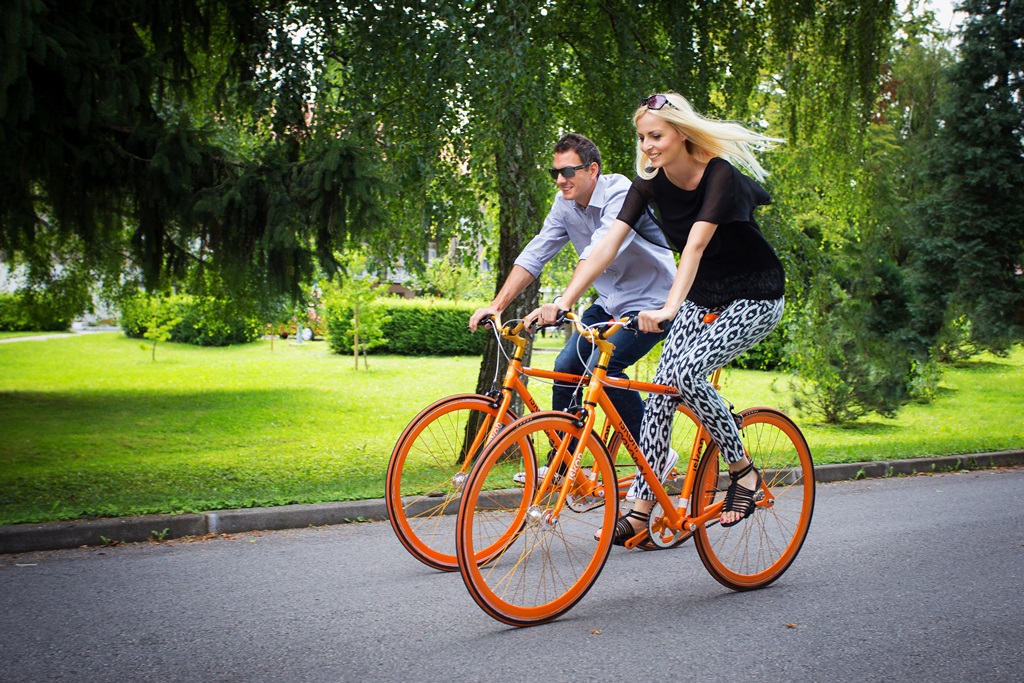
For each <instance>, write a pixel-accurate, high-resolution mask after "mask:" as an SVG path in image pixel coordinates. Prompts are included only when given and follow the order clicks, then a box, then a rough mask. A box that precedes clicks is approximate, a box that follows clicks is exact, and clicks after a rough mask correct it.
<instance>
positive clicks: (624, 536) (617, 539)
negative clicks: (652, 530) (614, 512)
mask: <svg viewBox="0 0 1024 683" xmlns="http://www.w3.org/2000/svg"><path fill="white" fill-rule="evenodd" d="M650 518H651V511H650V510H646V511H645V510H642V509H638V507H634V508H633V509H632V510H630V511H629V512H627V513H626V514H624V515H623V516H622V517H619V518H618V519H617V520H615V527H614V530H613V531H612V545H625V544H626V541H628V540H629V539H631V538H633V537H634V536H636V535H637V534H638V533H640V532H641V531H643V530H644V529H646V528H647V520H649V519H650ZM594 540H595V541H599V540H601V533H600V532H598V533H596V534H594Z"/></svg>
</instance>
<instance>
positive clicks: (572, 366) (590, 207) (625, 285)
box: [469, 133, 676, 439]
mask: <svg viewBox="0 0 1024 683" xmlns="http://www.w3.org/2000/svg"><path fill="white" fill-rule="evenodd" d="M554 152H555V156H554V165H553V167H552V168H550V169H548V172H549V173H550V174H551V177H552V178H553V179H554V181H555V184H556V185H557V186H558V190H559V195H558V196H557V197H555V201H554V204H553V205H552V206H551V210H550V211H549V212H548V215H547V218H546V219H545V220H544V226H543V227H542V228H541V230H540V232H539V233H538V234H537V236H536V237H534V238H533V239H532V240H531V241H530V243H529V244H528V245H526V248H525V249H523V252H522V253H521V254H520V255H519V257H518V258H517V259H516V262H515V265H514V266H513V267H512V272H511V273H509V276H508V278H507V279H506V280H505V283H504V284H503V285H502V287H501V289H500V290H499V292H498V294H497V295H496V296H495V297H494V300H493V301H492V302H491V304H490V305H489V306H486V307H484V308H478V309H477V310H476V311H475V312H474V313H473V315H472V316H471V317H470V319H469V328H470V329H471V330H476V328H477V326H478V325H479V324H480V322H481V321H482V320H483V319H484V318H485V317H487V316H491V315H493V316H494V317H495V318H496V319H498V320H500V319H501V313H502V311H504V310H505V308H506V307H508V305H509V304H510V303H511V302H512V300H513V299H515V298H516V297H517V296H519V294H520V293H522V291H523V290H524V289H526V287H527V286H529V284H530V283H531V282H533V280H534V279H535V278H537V277H538V276H539V275H540V272H541V270H543V268H544V266H545V264H547V262H548V261H550V260H551V259H552V258H554V256H555V254H557V253H558V252H559V250H561V248H562V247H563V246H565V245H566V243H568V242H572V244H573V246H574V247H575V248H576V251H577V253H578V254H579V256H580V260H581V261H583V260H585V259H586V258H587V255H588V254H589V253H590V250H591V248H592V246H593V245H594V244H596V243H597V242H598V241H599V240H600V238H601V236H602V235H603V234H604V233H606V232H607V231H608V228H609V227H610V226H611V223H612V221H613V220H615V218H616V216H618V214H619V209H621V208H622V201H623V200H624V199H625V198H626V192H627V191H628V190H629V186H630V182H629V180H627V179H626V178H625V177H624V176H621V175H619V174H610V175H601V152H600V151H599V150H598V148H597V145H595V144H594V143H593V142H591V141H590V140H589V139H587V138H585V137H583V136H582V135H578V134H575V133H570V134H568V135H566V136H564V137H563V138H562V139H561V140H559V141H558V142H557V143H556V144H555V148H554ZM645 220H649V219H645ZM577 267H578V266H577ZM675 272H676V264H675V260H674V258H673V256H672V253H671V252H669V251H668V250H667V249H662V248H661V247H657V246H655V245H653V244H651V243H649V242H647V241H645V240H644V239H643V238H641V237H639V236H637V235H636V233H634V234H633V235H631V236H630V237H629V238H628V239H627V240H626V241H625V242H624V243H623V246H622V248H621V249H619V252H618V255H617V256H616V257H615V260H614V261H613V262H612V265H611V266H610V267H609V268H608V269H607V270H606V271H605V272H604V273H603V274H602V275H601V276H600V277H598V279H597V280H596V281H595V282H594V288H595V289H596V290H597V293H598V297H597V300H596V301H595V302H594V303H593V305H591V306H590V308H588V309H587V310H586V311H585V312H584V313H583V316H582V321H583V322H584V323H585V324H587V325H593V324H595V323H603V322H607V321H608V320H610V319H613V318H620V317H622V316H625V315H628V316H634V315H636V313H637V312H639V311H641V310H651V309H655V308H659V307H661V305H662V304H663V303H664V302H665V298H666V296H667V295H668V290H669V288H670V287H671V286H672V279H673V277H674V276H675ZM555 303H557V300H556V301H555ZM664 336H665V333H664V332H663V333H660V334H658V333H642V332H636V333H634V332H631V331H627V330H622V331H620V332H618V333H616V334H615V335H613V336H612V337H611V342H612V343H613V344H614V345H615V354H614V355H613V356H612V360H611V363H610V364H609V367H608V375H609V376H610V377H626V374H625V372H624V370H625V369H626V368H628V367H629V366H631V365H633V363H635V362H636V361H638V360H640V359H641V358H643V357H644V355H646V354H647V352H648V351H650V350H651V349H652V348H653V347H654V346H655V344H657V343H658V342H659V341H660V340H661V339H663V338H664ZM592 351H593V347H592V345H591V344H590V343H589V342H585V341H581V340H580V335H579V334H578V333H577V332H575V331H573V333H572V336H571V337H570V338H569V341H568V342H567V343H566V345H565V348H563V349H562V351H561V353H559V354H558V358H557V359H556V360H555V370H556V371H558V372H566V373H571V374H575V375H580V374H583V373H584V372H585V371H586V370H587V369H588V367H587V365H590V364H593V363H594V362H596V360H597V354H596V353H593V354H592V353H591V352H592ZM580 356H582V357H583V359H584V360H583V361H581V360H580ZM588 358H589V360H587V359H588ZM584 361H586V362H587V365H584ZM576 389H577V387H576V385H563V384H560V383H557V382H556V383H555V386H554V388H553V389H552V392H551V406H552V408H554V409H555V410H568V409H570V408H571V407H573V406H574V404H575V403H577V402H578V400H579V399H578V397H576V396H574V394H575V392H576ZM608 397H609V398H610V399H611V401H612V403H613V404H614V405H615V409H616V410H618V411H619V414H620V415H621V416H622V419H623V421H624V422H625V423H626V427H627V428H628V429H629V431H630V434H631V435H632V436H633V438H634V439H638V438H639V435H640V422H641V420H642V419H643V413H644V404H643V401H642V400H641V399H640V394H638V393H637V392H636V391H626V390H622V389H609V391H608Z"/></svg>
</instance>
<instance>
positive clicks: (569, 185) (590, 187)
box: [551, 150, 597, 206]
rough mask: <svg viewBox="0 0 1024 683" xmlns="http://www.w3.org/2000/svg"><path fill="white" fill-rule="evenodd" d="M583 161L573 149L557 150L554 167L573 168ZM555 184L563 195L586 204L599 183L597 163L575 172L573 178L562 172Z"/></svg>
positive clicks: (581, 204) (582, 204)
mask: <svg viewBox="0 0 1024 683" xmlns="http://www.w3.org/2000/svg"><path fill="white" fill-rule="evenodd" d="M582 163H583V161H582V160H581V159H580V155H579V154H577V153H576V152H574V151H573V150H568V151H565V152H556V153H555V159H554V163H552V165H551V166H552V168H566V167H569V168H572V167H574V166H579V165H580V164H582ZM555 185H557V186H558V189H559V190H560V191H561V193H562V197H563V198H565V199H567V200H569V201H574V202H576V203H577V204H579V205H580V206H586V205H587V204H588V203H589V202H590V196H591V195H592V194H594V186H595V185H597V164H590V166H588V167H586V168H581V169H579V170H577V171H576V172H575V175H573V177H572V178H566V177H565V176H564V175H562V174H561V173H559V174H558V177H557V178H555Z"/></svg>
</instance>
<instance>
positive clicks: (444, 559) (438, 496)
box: [384, 394, 516, 572]
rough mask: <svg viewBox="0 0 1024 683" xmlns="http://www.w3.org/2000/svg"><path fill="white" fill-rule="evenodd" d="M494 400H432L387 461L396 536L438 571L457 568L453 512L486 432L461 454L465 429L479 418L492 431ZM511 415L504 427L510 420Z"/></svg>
mask: <svg viewBox="0 0 1024 683" xmlns="http://www.w3.org/2000/svg"><path fill="white" fill-rule="evenodd" d="M497 413H498V406H497V404H496V402H495V401H494V400H493V399H491V398H489V397H487V396H482V395H479V394H457V395H455V396H448V397H446V398H442V399H440V400H438V401H435V402H434V403H432V404H431V405H429V406H427V407H426V408H424V409H423V410H422V411H420V412H419V414H417V415H416V417H414V418H413V419H412V420H411V421H410V422H409V425H408V426H407V427H406V428H405V430H404V431H403V432H402V435H401V436H400V437H399V439H398V442H397V443H396V444H395V448H394V450H393V451H392V453H391V459H390V460H389V462H388V469H387V476H386V479H385V483H384V500H385V504H386V506H387V512H388V519H389V520H390V522H391V528H392V529H394V531H395V535H396V536H398V540H399V541H401V543H402V545H403V546H404V547H405V549H406V550H408V551H409V553H410V554H411V555H412V556H413V557H415V558H416V559H417V560H419V561H420V562H422V563H423V564H425V565H427V566H428V567H432V568H434V569H439V570H441V571H449V572H453V571H456V570H457V569H458V566H459V565H458V561H457V559H456V557H455V513H456V512H457V511H458V499H459V497H460V496H461V494H462V490H463V488H464V486H465V478H466V477H467V476H468V470H469V467H463V463H464V461H465V458H466V457H467V456H468V457H469V459H470V461H472V460H473V459H474V458H475V457H477V456H478V455H479V454H480V453H481V452H482V451H483V447H484V446H486V442H487V440H488V436H489V434H485V433H482V432H481V433H474V439H476V440H477V441H478V442H479V444H478V446H477V447H476V449H475V453H468V454H464V453H463V449H464V448H465V446H464V443H465V441H466V436H465V435H466V431H467V429H468V428H469V425H470V424H471V421H472V420H473V419H474V418H475V417H477V418H482V420H483V421H484V423H483V426H482V427H480V428H479V429H481V430H482V431H486V432H490V431H493V429H494V422H495V418H496V416H497ZM515 419H516V415H515V414H514V413H513V412H512V411H508V412H507V413H506V414H505V420H504V424H506V425H507V424H510V423H512V422H514V421H515Z"/></svg>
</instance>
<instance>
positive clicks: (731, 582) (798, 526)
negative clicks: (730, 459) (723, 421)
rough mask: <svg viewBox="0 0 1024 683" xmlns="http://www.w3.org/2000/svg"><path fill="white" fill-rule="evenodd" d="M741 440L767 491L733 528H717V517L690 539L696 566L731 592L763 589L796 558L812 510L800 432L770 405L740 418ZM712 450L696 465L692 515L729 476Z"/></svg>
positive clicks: (717, 496)
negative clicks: (692, 540)
mask: <svg viewBox="0 0 1024 683" xmlns="http://www.w3.org/2000/svg"><path fill="white" fill-rule="evenodd" d="M740 417H741V418H742V427H741V430H740V431H741V438H742V439H743V447H744V449H745V450H746V452H747V454H748V456H750V457H751V459H752V460H753V461H754V464H755V465H756V466H757V468H758V469H759V470H760V472H761V476H762V478H763V480H764V486H765V487H766V488H767V491H768V493H767V494H765V493H764V491H763V490H762V493H761V494H760V495H759V496H758V504H757V509H756V510H755V511H754V513H753V514H752V515H751V516H750V517H748V518H747V519H745V520H743V521H742V522H740V523H739V524H737V525H735V526H732V527H728V528H725V527H722V526H721V525H720V524H718V519H719V518H718V517H715V518H714V519H712V520H710V521H709V523H707V524H705V525H701V526H698V528H697V530H696V532H695V533H694V542H695V545H696V546H697V553H698V554H699V555H700V559H701V562H703V563H704V567H705V568H706V569H707V570H708V572H709V573H710V574H711V575H712V576H713V577H714V578H715V579H716V580H717V581H718V582H719V583H721V584H722V585H724V586H726V587H728V588H731V589H732V590H737V591H746V590H754V589H757V588H764V587H765V586H767V585H769V584H771V583H772V582H774V581H775V580H776V579H778V578H779V577H780V576H782V574H783V573H785V571H786V570H787V569H788V568H789V566H790V565H791V564H792V563H793V560H795V559H796V556H797V554H798V553H799V552H800V548H801V546H802V545H803V542H804V539H805V538H806V537H807V531H808V530H809V529H810V526H811V517H812V515H813V513H814V493H815V492H814V488H815V487H814V463H813V461H812V460H811V451H810V448H809V447H808V446H807V441H806V440H805V439H804V436H803V434H802V433H801V432H800V428H799V427H797V426H796V424H795V423H794V422H793V421H792V420H791V419H790V418H789V417H787V416H786V415H785V414H784V413H782V412H780V411H778V410H774V409H772V408H751V409H749V410H746V411H743V412H742V413H740ZM726 470H727V468H726V465H725V463H724V461H723V460H722V458H720V457H719V450H718V448H717V447H716V446H713V447H711V448H709V449H708V452H707V453H706V455H705V456H704V457H703V458H702V459H701V463H700V465H699V466H698V468H697V475H696V476H697V482H696V483H697V486H696V487H695V490H694V494H693V499H692V500H691V514H693V515H699V514H702V513H703V512H704V511H705V510H707V509H708V508H709V507H710V506H712V505H716V504H718V503H720V502H721V501H722V500H724V499H725V491H726V488H727V487H728V483H729V478H728V473H727V471H726Z"/></svg>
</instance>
